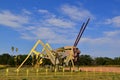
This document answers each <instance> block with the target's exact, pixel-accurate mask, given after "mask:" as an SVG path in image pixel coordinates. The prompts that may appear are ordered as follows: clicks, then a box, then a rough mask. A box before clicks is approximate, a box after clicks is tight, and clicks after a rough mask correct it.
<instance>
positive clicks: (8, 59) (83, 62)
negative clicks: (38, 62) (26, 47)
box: [0, 53, 120, 66]
mask: <svg viewBox="0 0 120 80" xmlns="http://www.w3.org/2000/svg"><path fill="white" fill-rule="evenodd" d="M26 57H27V55H10V54H8V53H4V54H1V55H0V64H1V65H10V66H16V65H20V64H21V63H22V61H23V60H24V59H25V58H26ZM43 63H44V65H48V64H49V65H50V64H51V62H50V60H48V59H43ZM24 65H32V58H31V57H30V58H29V59H28V60H27V61H26V62H25V64H24ZM75 65H79V66H104V65H120V57H115V58H109V57H96V58H93V57H91V56H90V55H80V56H79V59H78V62H77V63H76V64H75Z"/></svg>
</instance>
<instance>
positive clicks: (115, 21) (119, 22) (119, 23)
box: [105, 16, 120, 27]
mask: <svg viewBox="0 0 120 80" xmlns="http://www.w3.org/2000/svg"><path fill="white" fill-rule="evenodd" d="M105 24H112V25H113V26H116V27H120V16H115V17H113V18H111V19H106V20H105Z"/></svg>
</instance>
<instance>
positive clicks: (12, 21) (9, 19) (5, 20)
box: [0, 11, 28, 28]
mask: <svg viewBox="0 0 120 80" xmlns="http://www.w3.org/2000/svg"><path fill="white" fill-rule="evenodd" d="M26 23H28V18H27V17H25V16H22V15H15V14H12V13H11V12H10V11H1V12H0V24H1V25H5V26H8V27H11V28H18V27H21V26H22V25H23V24H26Z"/></svg>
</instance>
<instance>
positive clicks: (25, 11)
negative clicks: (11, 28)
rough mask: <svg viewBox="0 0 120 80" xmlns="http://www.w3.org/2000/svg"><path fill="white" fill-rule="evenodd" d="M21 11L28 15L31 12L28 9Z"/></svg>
mask: <svg viewBox="0 0 120 80" xmlns="http://www.w3.org/2000/svg"><path fill="white" fill-rule="evenodd" d="M22 11H23V13H24V14H28V15H30V14H32V13H31V12H30V11H28V10H26V9H23V10H22Z"/></svg>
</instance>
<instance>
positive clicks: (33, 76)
mask: <svg viewBox="0 0 120 80" xmlns="http://www.w3.org/2000/svg"><path fill="white" fill-rule="evenodd" d="M7 70H8V73H7ZM0 80H120V73H106V72H64V73H63V72H56V73H55V72H51V71H49V70H48V72H46V70H45V69H44V68H40V69H38V73H37V69H35V68H21V69H20V71H19V73H17V72H16V68H8V69H1V70H0Z"/></svg>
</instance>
